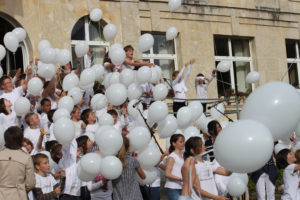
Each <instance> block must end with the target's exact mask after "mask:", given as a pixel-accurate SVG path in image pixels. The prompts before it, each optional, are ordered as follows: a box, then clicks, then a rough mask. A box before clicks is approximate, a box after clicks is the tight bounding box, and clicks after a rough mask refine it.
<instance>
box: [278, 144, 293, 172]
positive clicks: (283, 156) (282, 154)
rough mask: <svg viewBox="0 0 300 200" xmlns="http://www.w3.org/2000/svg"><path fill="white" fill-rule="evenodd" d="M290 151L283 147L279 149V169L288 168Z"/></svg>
mask: <svg viewBox="0 0 300 200" xmlns="http://www.w3.org/2000/svg"><path fill="white" fill-rule="evenodd" d="M289 153H290V150H289V149H282V150H281V151H279V152H278V153H277V155H276V157H275V158H276V165H277V168H278V169H284V168H286V167H287V166H288V165H289V163H288V162H287V156H288V154H289Z"/></svg>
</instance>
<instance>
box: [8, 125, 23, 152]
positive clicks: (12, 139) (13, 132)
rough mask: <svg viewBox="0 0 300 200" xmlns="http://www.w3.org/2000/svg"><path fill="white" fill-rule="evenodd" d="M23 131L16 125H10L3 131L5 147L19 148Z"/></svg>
mask: <svg viewBox="0 0 300 200" xmlns="http://www.w3.org/2000/svg"><path fill="white" fill-rule="evenodd" d="M23 138H24V135H23V131H22V129H20V128H19V127H18V126H11V127H9V128H8V129H6V131H5V132H4V141H5V147H7V148H9V149H21V147H22V144H23Z"/></svg>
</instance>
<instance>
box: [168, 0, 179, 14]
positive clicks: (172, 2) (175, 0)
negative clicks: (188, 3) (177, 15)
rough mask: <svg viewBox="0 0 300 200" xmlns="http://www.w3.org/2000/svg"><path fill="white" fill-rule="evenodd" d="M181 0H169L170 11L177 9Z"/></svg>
mask: <svg viewBox="0 0 300 200" xmlns="http://www.w3.org/2000/svg"><path fill="white" fill-rule="evenodd" d="M181 4H182V0H169V9H170V11H171V12H174V11H175V10H177V9H179V8H180V7H181Z"/></svg>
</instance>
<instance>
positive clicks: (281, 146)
mask: <svg viewBox="0 0 300 200" xmlns="http://www.w3.org/2000/svg"><path fill="white" fill-rule="evenodd" d="M283 149H290V147H289V145H287V144H283V143H277V144H276V145H275V147H274V153H275V155H277V154H278V153H279V152H280V151H281V150H283Z"/></svg>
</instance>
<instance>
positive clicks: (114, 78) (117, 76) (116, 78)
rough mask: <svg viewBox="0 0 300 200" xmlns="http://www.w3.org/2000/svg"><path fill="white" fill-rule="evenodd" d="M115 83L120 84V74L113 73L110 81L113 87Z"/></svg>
mask: <svg viewBox="0 0 300 200" xmlns="http://www.w3.org/2000/svg"><path fill="white" fill-rule="evenodd" d="M114 83H120V73H119V72H112V73H111V76H110V79H109V84H110V85H112V84H114Z"/></svg>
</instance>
